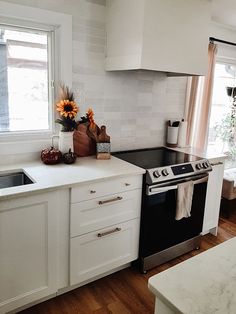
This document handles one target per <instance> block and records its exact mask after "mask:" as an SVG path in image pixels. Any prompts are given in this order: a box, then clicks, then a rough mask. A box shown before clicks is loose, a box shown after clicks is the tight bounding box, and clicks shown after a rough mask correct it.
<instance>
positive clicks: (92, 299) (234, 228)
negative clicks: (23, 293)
mask: <svg viewBox="0 0 236 314" xmlns="http://www.w3.org/2000/svg"><path fill="white" fill-rule="evenodd" d="M234 236H236V211H235V212H232V213H231V215H230V218H228V219H226V218H224V216H223V215H221V217H220V222H219V230H218V236H217V237H214V236H213V235H205V236H204V237H203V241H202V245H201V248H200V250H199V251H192V252H190V253H188V254H185V255H183V256H181V257H180V258H177V259H175V260H172V261H170V262H168V263H165V264H163V265H161V266H158V267H156V268H154V269H152V270H150V271H149V272H148V273H147V274H146V275H143V274H140V273H139V272H138V271H137V270H135V269H132V268H129V269H125V270H122V271H119V272H117V273H115V274H112V275H110V276H107V277H105V278H102V279H100V280H97V281H95V282H93V283H90V284H88V285H86V286H83V287H81V288H78V289H76V290H73V291H71V292H68V293H66V294H64V295H61V296H58V297H56V298H54V299H51V300H49V301H46V302H43V303H41V304H39V305H36V306H34V307H32V308H29V309H27V310H25V311H22V312H20V313H21V314H39V313H40V314H44V313H45V314H57V313H58V314H60V313H62V314H90V313H94V314H108V313H113V314H130V313H131V314H149V313H150V314H153V312H154V297H153V295H152V294H151V293H150V292H149V290H148V288H147V281H148V278H149V277H150V276H153V275H155V274H157V273H159V272H161V271H163V270H165V269H167V268H169V267H171V266H173V265H176V264H178V263H180V262H182V261H184V260H186V259H188V258H189V257H191V256H194V255H196V254H199V253H200V252H203V251H205V250H207V249H209V248H211V247H213V246H215V245H217V244H219V243H221V242H224V241H226V240H227V239H230V238H232V237H234Z"/></svg>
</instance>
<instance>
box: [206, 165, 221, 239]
mask: <svg viewBox="0 0 236 314" xmlns="http://www.w3.org/2000/svg"><path fill="white" fill-rule="evenodd" d="M211 165H212V171H211V172H210V173H209V179H208V186H207V194H206V204H205V214H204V220H203V228H202V234H206V233H208V232H211V233H212V234H214V235H217V228H218V221H219V213H220V201H221V191H222V183H223V176H224V163H223V162H222V161H220V160H219V161H217V160H214V162H211Z"/></svg>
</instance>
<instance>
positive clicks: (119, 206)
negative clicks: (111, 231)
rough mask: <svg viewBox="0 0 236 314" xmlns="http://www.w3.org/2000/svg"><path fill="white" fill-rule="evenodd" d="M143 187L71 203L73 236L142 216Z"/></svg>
mask: <svg viewBox="0 0 236 314" xmlns="http://www.w3.org/2000/svg"><path fill="white" fill-rule="evenodd" d="M140 210H141V189H136V190H133V191H128V192H123V193H119V194H113V195H108V196H103V197H100V198H95V199H92V200H90V201H84V202H80V203H76V204H71V222H70V226H71V237H74V236H77V235H80V234H84V233H88V232H91V231H93V230H97V229H100V228H104V227H106V226H110V225H114V224H116V223H120V222H122V221H126V220H129V219H133V218H137V217H140Z"/></svg>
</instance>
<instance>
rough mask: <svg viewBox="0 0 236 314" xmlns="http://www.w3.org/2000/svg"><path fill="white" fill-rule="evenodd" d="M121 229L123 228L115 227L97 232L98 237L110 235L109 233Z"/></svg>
mask: <svg viewBox="0 0 236 314" xmlns="http://www.w3.org/2000/svg"><path fill="white" fill-rule="evenodd" d="M119 231H121V228H115V229H113V230H109V231H106V232H101V233H98V234H97V237H98V238H101V237H104V236H106V235H108V234H111V233H114V232H119Z"/></svg>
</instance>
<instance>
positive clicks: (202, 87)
mask: <svg viewBox="0 0 236 314" xmlns="http://www.w3.org/2000/svg"><path fill="white" fill-rule="evenodd" d="M216 50H217V46H216V45H215V44H214V43H209V47H208V70H207V75H206V76H205V77H192V78H191V79H190V92H189V97H188V98H189V99H188V110H187V117H186V118H187V121H188V130H187V143H188V144H189V145H190V146H192V147H195V148H198V149H201V150H205V149H206V145H207V138H208V127H209V119H210V112H211V97H212V87H213V80H214V68H215V56H216Z"/></svg>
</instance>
